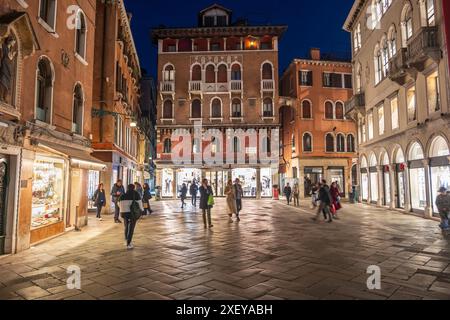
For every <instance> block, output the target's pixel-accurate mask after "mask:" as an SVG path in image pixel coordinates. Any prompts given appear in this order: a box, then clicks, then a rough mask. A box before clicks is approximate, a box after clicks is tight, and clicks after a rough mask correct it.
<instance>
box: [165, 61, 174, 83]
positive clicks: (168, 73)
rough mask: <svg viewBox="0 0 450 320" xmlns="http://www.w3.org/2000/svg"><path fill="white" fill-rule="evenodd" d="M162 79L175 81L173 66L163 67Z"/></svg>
mask: <svg viewBox="0 0 450 320" xmlns="http://www.w3.org/2000/svg"><path fill="white" fill-rule="evenodd" d="M163 78H164V81H175V68H174V67H173V66H172V65H167V66H166V67H165V68H164V77H163Z"/></svg>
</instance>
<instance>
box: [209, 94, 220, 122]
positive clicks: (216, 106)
mask: <svg viewBox="0 0 450 320" xmlns="http://www.w3.org/2000/svg"><path fill="white" fill-rule="evenodd" d="M211 117H212V118H221V117H222V102H221V101H220V99H218V98H215V99H214V100H213V101H212V102H211Z"/></svg>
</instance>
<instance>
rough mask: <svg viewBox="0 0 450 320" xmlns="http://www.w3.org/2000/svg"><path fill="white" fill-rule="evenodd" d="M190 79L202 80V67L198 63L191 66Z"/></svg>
mask: <svg viewBox="0 0 450 320" xmlns="http://www.w3.org/2000/svg"><path fill="white" fill-rule="evenodd" d="M191 80H192V81H202V67H200V66H199V65H198V64H196V65H195V66H193V67H192V79H191Z"/></svg>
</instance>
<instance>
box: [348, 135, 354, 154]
mask: <svg viewBox="0 0 450 320" xmlns="http://www.w3.org/2000/svg"><path fill="white" fill-rule="evenodd" d="M347 152H356V148H355V137H354V136H353V135H352V134H349V135H348V136H347Z"/></svg>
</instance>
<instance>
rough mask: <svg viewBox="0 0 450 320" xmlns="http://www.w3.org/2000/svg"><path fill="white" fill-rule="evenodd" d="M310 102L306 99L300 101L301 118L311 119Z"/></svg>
mask: <svg viewBox="0 0 450 320" xmlns="http://www.w3.org/2000/svg"><path fill="white" fill-rule="evenodd" d="M311 109H312V108H311V102H310V101H308V100H304V101H303V102H302V118H303V119H312V110H311Z"/></svg>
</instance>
